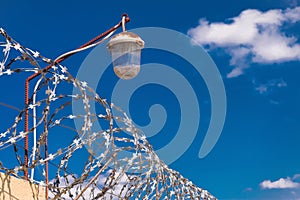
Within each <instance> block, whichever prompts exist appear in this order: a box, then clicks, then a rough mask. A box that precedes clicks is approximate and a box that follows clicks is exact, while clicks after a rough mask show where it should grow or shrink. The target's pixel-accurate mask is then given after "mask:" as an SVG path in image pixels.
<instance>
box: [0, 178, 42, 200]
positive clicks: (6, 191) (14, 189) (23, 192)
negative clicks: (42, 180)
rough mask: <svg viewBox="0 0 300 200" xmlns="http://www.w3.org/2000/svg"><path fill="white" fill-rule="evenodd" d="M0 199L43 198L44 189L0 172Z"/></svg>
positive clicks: (39, 199)
mask: <svg viewBox="0 0 300 200" xmlns="http://www.w3.org/2000/svg"><path fill="white" fill-rule="evenodd" d="M0 200H45V189H44V188H43V187H41V186H38V185H35V184H30V183H29V182H28V181H25V180H22V179H18V178H15V177H13V176H5V174H3V173H0Z"/></svg>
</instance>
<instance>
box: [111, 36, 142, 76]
mask: <svg viewBox="0 0 300 200" xmlns="http://www.w3.org/2000/svg"><path fill="white" fill-rule="evenodd" d="M107 48H108V50H109V51H110V53H111V55H112V60H113V66H114V72H115V74H116V75H117V76H118V77H119V78H121V79H125V80H128V79H132V78H134V77H136V76H137V75H138V73H139V71H140V60H141V50H142V49H143V48H144V41H143V40H142V39H141V38H140V37H139V36H138V35H136V34H134V33H132V32H126V31H124V32H122V33H119V34H117V35H115V36H113V37H112V38H111V40H110V41H109V42H108V43H107Z"/></svg>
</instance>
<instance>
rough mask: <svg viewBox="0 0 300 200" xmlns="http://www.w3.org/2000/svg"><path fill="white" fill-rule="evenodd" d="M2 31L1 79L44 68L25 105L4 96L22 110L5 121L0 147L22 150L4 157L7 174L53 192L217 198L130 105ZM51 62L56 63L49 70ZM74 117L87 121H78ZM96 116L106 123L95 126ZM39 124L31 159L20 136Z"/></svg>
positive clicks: (54, 195)
mask: <svg viewBox="0 0 300 200" xmlns="http://www.w3.org/2000/svg"><path fill="white" fill-rule="evenodd" d="M0 34H1V35H2V36H3V41H0V47H1V49H2V53H3V54H2V55H3V56H2V58H1V57H0V80H1V78H3V77H6V78H7V77H9V78H10V79H14V80H17V77H16V76H17V74H18V75H20V74H22V76H21V77H23V74H25V75H28V76H29V75H32V73H40V76H39V79H38V81H37V87H35V88H34V89H33V91H32V92H31V96H30V98H29V102H28V104H26V105H25V106H24V108H21V109H20V108H17V107H14V106H10V105H9V104H5V103H4V102H1V105H2V106H10V109H11V108H14V110H16V111H18V114H17V115H16V117H15V120H14V121H13V122H12V124H10V125H8V126H7V127H8V128H7V129H6V130H5V131H2V130H1V129H0V151H2V152H3V151H7V149H8V150H11V151H13V152H14V155H15V158H16V162H15V163H14V164H12V161H8V160H1V162H0V170H1V171H2V172H3V173H5V175H7V176H11V175H13V176H15V177H18V178H20V179H25V180H27V181H28V182H30V183H31V184H38V185H41V186H43V187H45V188H46V190H47V191H48V192H49V194H48V193H47V195H46V196H48V198H49V199H74V200H78V199H207V200H213V199H216V198H215V197H214V196H212V195H211V194H210V193H209V192H208V191H206V190H204V189H201V188H199V187H197V186H196V185H194V184H193V183H192V182H191V181H189V180H187V179H185V178H184V177H183V176H182V175H181V174H180V173H179V172H177V171H175V170H172V169H170V168H169V167H168V166H167V165H165V164H164V162H163V161H161V160H160V159H159V157H158V156H157V154H156V153H155V151H154V150H153V148H152V146H151V145H150V144H149V142H148V141H147V138H146V136H145V134H144V133H143V132H141V131H140V130H138V129H137V128H136V127H135V126H134V125H133V122H132V120H131V119H130V118H129V117H128V116H127V115H126V113H124V112H123V111H122V109H121V108H119V107H117V106H115V105H114V104H112V103H109V102H108V101H107V100H106V99H104V98H102V97H100V96H99V95H98V94H97V93H96V92H95V91H94V90H93V89H92V88H90V87H89V86H88V83H87V82H85V81H80V80H77V79H76V78H74V77H73V76H72V75H71V74H70V73H69V72H68V69H67V68H66V67H65V66H63V65H61V64H59V63H56V62H54V61H52V60H51V59H48V58H46V57H44V56H42V55H41V54H40V53H39V52H38V51H34V50H31V49H29V48H26V47H24V46H22V45H20V44H19V43H18V42H16V41H15V40H13V39H12V38H11V37H10V36H9V35H8V34H7V33H6V32H5V31H4V30H3V29H2V28H1V29H0ZM47 65H48V66H49V65H51V68H50V69H49V70H43V69H44V68H45V66H47ZM20 66H24V67H20ZM13 76H14V77H13ZM5 80H6V79H5ZM73 87H74V88H76V91H77V92H76V94H74V93H73V92H72V88H73ZM17 98H21V97H17ZM35 98H36V99H35ZM0 101H1V100H0ZM74 101H76V102H77V103H78V105H80V106H82V107H83V108H84V109H83V112H82V113H80V114H77V115H73V114H72V108H71V106H72V102H74ZM92 103H93V104H96V106H98V108H97V111H96V112H97V113H91V111H90V106H91V104H92ZM33 109H35V110H36V113H35V114H32V113H31V111H32V110H33ZM26 110H28V111H29V113H30V114H29V116H30V118H31V119H33V120H35V121H36V123H32V122H30V123H29V129H28V131H25V130H24V117H25V113H26ZM112 113H114V115H113V114H112ZM74 121H76V123H79V124H81V129H79V130H78V129H75V128H74ZM96 122H97V123H100V124H101V127H104V128H102V129H101V130H96V128H95V123H96ZM117 124H118V125H117ZM6 125H7V124H1V127H0V128H3V127H5V126H6ZM34 131H35V132H36V133H37V135H38V136H37V137H38V138H37V140H36V147H35V148H32V149H30V150H29V153H30V158H29V163H28V167H27V164H26V163H24V161H23V159H24V155H23V153H24V151H25V149H24V146H23V145H22V141H23V140H24V138H25V137H26V136H28V137H30V138H31V139H32V137H33V136H32V133H33V132H34ZM48 142H49V145H48ZM31 143H32V142H31ZM48 152H49V153H48ZM170 153H171V152H170ZM7 163H9V164H7ZM6 164H7V165H6ZM48 164H49V169H48ZM46 168H47V169H46ZM34 169H35V170H36V171H35V172H36V174H34V177H32V179H28V178H27V177H24V175H23V174H24V172H25V171H27V170H34ZM46 171H47V173H46ZM32 174H33V173H32ZM48 178H49V180H50V181H49V182H48V183H47V181H45V180H46V179H48Z"/></svg>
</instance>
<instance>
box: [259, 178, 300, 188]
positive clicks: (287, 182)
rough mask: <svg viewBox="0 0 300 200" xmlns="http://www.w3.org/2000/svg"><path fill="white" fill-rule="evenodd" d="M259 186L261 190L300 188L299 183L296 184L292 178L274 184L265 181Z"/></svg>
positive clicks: (282, 179)
mask: <svg viewBox="0 0 300 200" xmlns="http://www.w3.org/2000/svg"><path fill="white" fill-rule="evenodd" d="M259 185H260V188H261V189H293V188H298V187H299V186H300V184H299V183H298V182H295V181H294V180H293V179H291V178H290V177H287V178H280V179H278V180H276V181H273V182H272V181H271V180H265V181H263V182H261V183H260V184H259Z"/></svg>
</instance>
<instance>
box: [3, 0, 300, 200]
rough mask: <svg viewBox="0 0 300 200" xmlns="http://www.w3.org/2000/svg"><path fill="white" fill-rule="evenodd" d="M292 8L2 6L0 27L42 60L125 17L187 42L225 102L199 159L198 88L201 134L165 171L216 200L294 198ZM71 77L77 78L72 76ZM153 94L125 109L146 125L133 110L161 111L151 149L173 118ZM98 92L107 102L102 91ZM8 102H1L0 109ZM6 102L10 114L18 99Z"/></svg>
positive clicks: (171, 61) (204, 120) (235, 4)
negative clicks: (206, 61) (200, 52)
mask: <svg viewBox="0 0 300 200" xmlns="http://www.w3.org/2000/svg"><path fill="white" fill-rule="evenodd" d="M299 4H300V1H299V0H253V1H247V2H241V1H237V0H229V1H221V0H211V1H205V2H201V1H195V0H194V1H190V0H187V1H184V2H183V1H172V2H171V1H169V2H168V1H157V0H153V1H149V2H141V1H131V0H128V1H118V2H117V1H107V2H102V3H101V2H97V1H86V2H82V1H72V2H71V1H70V2H62V1H57V0H54V1H51V2H45V3H41V2H40V1H27V2H25V1H19V2H16V1H5V2H2V3H1V7H0V26H1V27H3V28H4V29H5V30H6V31H7V32H8V33H9V34H10V35H11V36H13V37H14V38H15V39H16V40H17V41H19V42H20V43H22V44H23V45H25V46H27V47H30V48H33V49H37V50H39V51H40V52H41V53H42V54H43V55H45V56H47V57H50V58H56V57H57V56H58V55H60V54H62V53H64V52H66V51H68V50H71V49H73V48H76V47H77V46H79V45H81V44H82V43H84V42H86V41H87V40H89V39H91V38H93V37H94V36H96V35H97V34H99V33H101V32H103V31H105V30H106V29H107V28H110V27H111V26H112V25H114V24H115V23H116V22H118V21H119V20H120V16H121V14H122V13H124V12H126V13H128V14H129V16H130V18H131V22H130V23H129V24H128V25H127V28H128V29H131V28H140V27H163V28H168V29H172V30H175V31H178V32H181V33H183V34H188V35H189V36H190V37H192V38H194V39H195V40H196V42H197V43H198V44H200V45H203V46H204V48H205V49H206V50H207V51H208V53H209V55H210V56H211V57H212V58H213V60H214V62H215V63H216V65H217V67H218V70H219V71H220V74H221V76H222V79H223V82H224V86H225V89H226V96H227V113H226V121H225V125H224V128H223V131H222V134H221V137H220V139H219V141H218V143H217V144H216V146H215V147H214V149H213V150H212V151H211V152H210V154H209V155H208V156H206V157H205V158H203V159H199V158H198V151H199V147H200V145H201V143H202V141H203V138H204V135H203V133H204V132H205V131H203V130H206V129H207V126H208V124H209V123H208V121H209V119H210V114H211V113H210V103H209V99H208V98H209V97H208V94H207V90H206V89H205V87H204V86H205V85H204V83H203V82H202V85H204V86H201V88H202V87H203V89H202V90H201V91H203V96H201V97H199V98H200V103H199V104H200V107H201V121H200V122H199V125H200V129H201V130H199V131H198V134H197V136H196V138H195V140H194V142H193V143H192V145H191V146H190V147H189V149H188V150H187V151H186V152H185V153H184V154H183V156H182V157H180V159H178V160H177V161H176V162H174V163H172V164H171V165H170V166H171V167H172V168H174V169H176V170H178V171H180V172H181V173H182V174H183V175H184V176H185V177H187V178H189V179H191V180H192V181H193V182H194V183H195V184H197V185H198V186H199V187H203V188H205V189H207V190H208V191H210V192H211V193H212V194H214V195H215V196H216V197H218V198H219V199H228V200H233V199H279V200H280V199H300V178H299V175H298V174H300V171H299V168H300V160H299V156H298V154H299V153H300V145H299V142H300V135H299V130H300V126H299V121H300V116H299V113H300V107H299V105H298V102H299V100H300V90H299V83H300V79H299V78H298V74H299V73H300V69H299V61H300V41H299V38H300V23H299V22H300V9H299V8H298V9H297V6H298V5H299ZM145 42H146V44H147V41H145ZM156 55H159V56H156ZM85 56H87V53H82V54H78V55H76V56H74V57H72V58H71V59H70V60H68V61H66V62H65V63H64V64H65V65H78V66H79V65H80V64H81V63H82V62H83V59H84V58H85ZM143 56H144V57H143V58H142V63H147V62H153V61H155V62H160V63H164V64H168V65H174V67H175V68H176V63H181V64H182V65H188V64H187V63H185V62H184V61H182V60H180V59H179V58H176V56H175V57H174V56H172V55H169V54H168V53H167V52H151V50H148V51H145V52H144V53H143ZM154 58H155V59H154ZM160 59H161V61H160ZM165 60H167V62H165ZM75 63H77V64H75ZM78 63H79V64H78ZM187 69H188V68H187ZM71 73H73V74H74V75H76V73H77V70H76V69H72V70H71ZM184 73H187V74H188V73H189V71H185V72H184ZM113 81H116V78H115V77H114V78H112V82H113ZM20 84H21V85H22V84H23V83H20ZM16 85H17V84H16ZM14 87H16V88H17V86H14ZM107 87H108V88H109V87H111V86H109V85H107ZM153 87H154V88H152V90H150V93H145V94H143V93H140V94H139V93H136V94H135V98H136V99H140V101H138V100H136V101H134V102H133V104H134V105H136V106H137V108H134V106H133V108H132V112H133V113H132V114H131V116H133V117H134V118H137V120H140V121H139V123H141V124H143V123H144V124H147V120H149V119H148V118H147V117H145V113H146V111H145V109H141V108H144V107H143V106H144V105H145V104H147V106H150V105H151V104H156V103H160V104H162V105H165V106H166V111H167V113H168V112H170V113H168V118H167V119H168V120H167V124H166V125H168V127H166V128H165V129H164V131H163V132H160V134H158V135H156V136H153V137H151V138H149V141H150V142H151V143H152V144H153V145H154V147H155V148H160V147H161V146H164V145H165V144H166V143H167V141H168V140H169V139H170V138H172V137H174V136H173V135H172V134H171V133H172V132H173V131H174V130H173V129H176V127H177V126H178V120H179V119H178V116H179V115H180V113H179V112H176V111H174V109H173V108H172V105H173V104H174V106H175V107H178V105H177V104H178V103H177V102H176V101H171V100H172V99H173V98H174V95H173V94H172V93H170V92H165V93H163V92H162V94H163V96H160V97H157V96H156V95H155V94H157V93H158V92H160V91H161V90H164V88H163V87H159V86H156V85H155V86H153ZM146 89H147V88H146ZM5 90H7V88H6V89H5ZM18 90H20V89H18ZM97 91H98V92H102V93H103V94H110V91H109V89H104V91H102V90H101V89H99V88H97ZM20 92H22V91H21V90H20ZM2 95H3V93H2ZM7 98H8V97H4V96H2V101H3V99H4V100H5V99H7ZM142 98H146V99H147V101H143V100H142ZM11 99H12V98H11ZM16 99H17V98H16ZM20 99H21V101H23V97H20ZM170 99H171V100H170ZM141 101H143V103H144V104H143V105H141V103H140V102H141ZM170 102H171V103H170ZM11 103H12V104H13V105H18V101H17V100H12V102H11ZM138 106H140V107H138ZM1 109H3V108H1ZM3 112H6V111H3ZM1 127H2V125H1ZM202 129H203V130H202ZM167 133H168V134H167ZM164 134H165V135H164Z"/></svg>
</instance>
